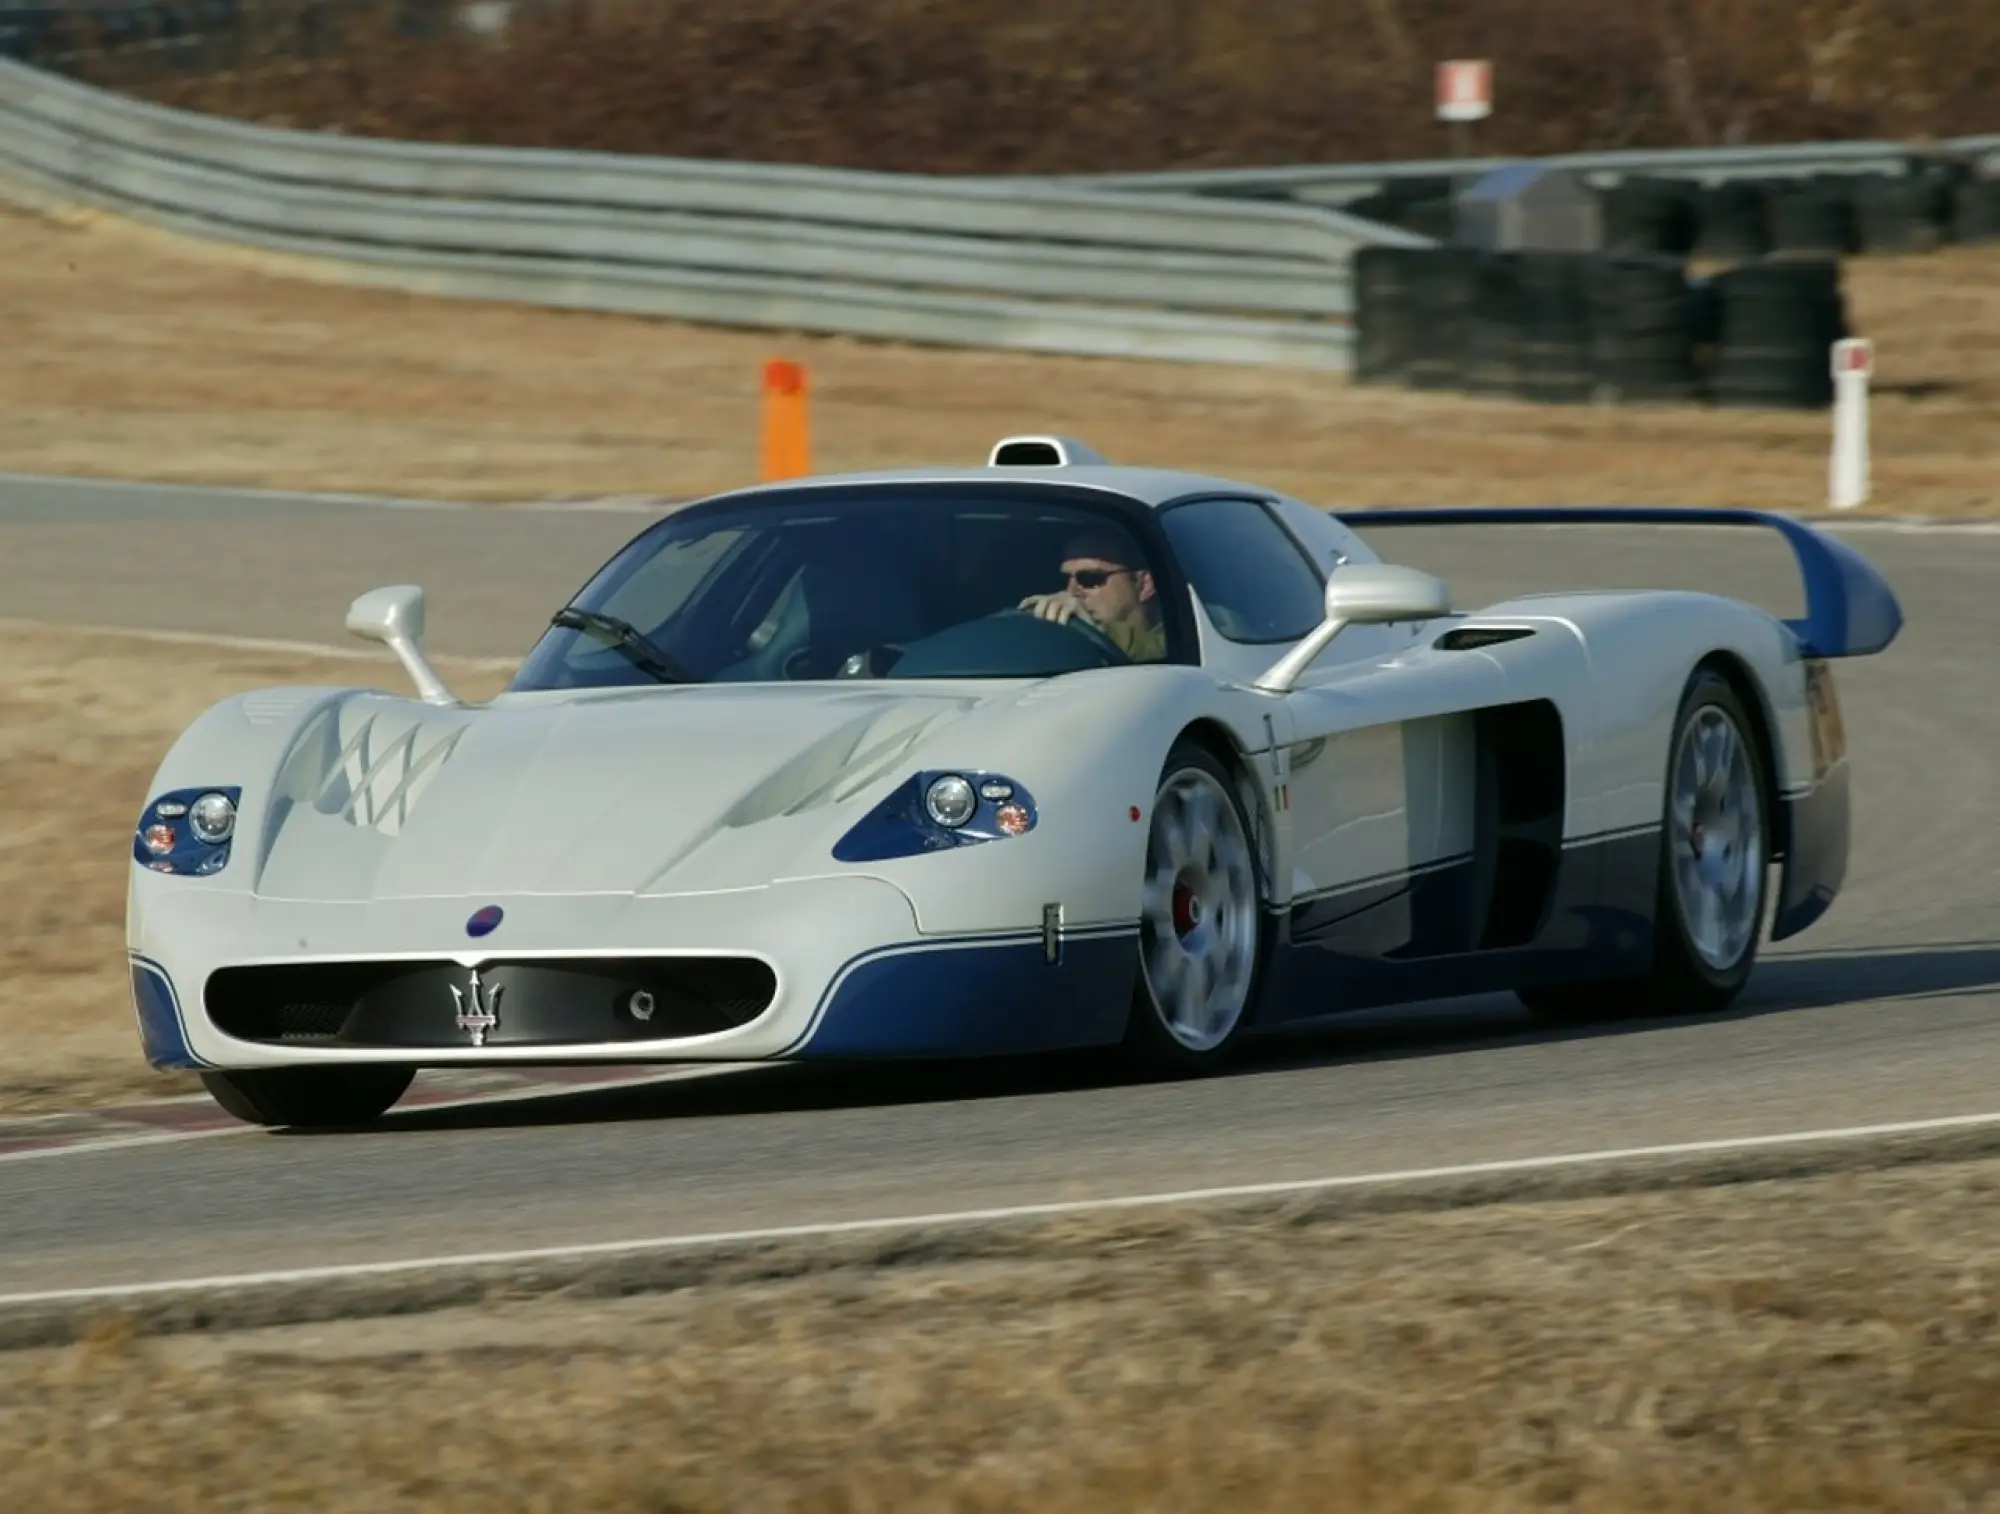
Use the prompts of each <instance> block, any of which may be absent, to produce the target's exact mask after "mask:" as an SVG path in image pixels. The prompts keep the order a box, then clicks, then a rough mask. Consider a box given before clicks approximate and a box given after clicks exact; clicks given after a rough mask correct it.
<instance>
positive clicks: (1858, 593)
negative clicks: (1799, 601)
mask: <svg viewBox="0 0 2000 1514" xmlns="http://www.w3.org/2000/svg"><path fill="white" fill-rule="evenodd" d="M1336 517H1337V518H1338V519H1339V521H1340V523H1341V524H1342V525H1345V526H1352V527H1354V528H1355V529H1356V530H1361V531H1365V530H1366V529H1368V528H1370V527H1374V526H1486V525H1493V526H1499V525H1513V526H1569V525H1585V526H1763V527H1765V528H1766V529H1768V530H1772V531H1776V532H1777V533H1778V534H1779V535H1780V536H1782V537H1784V539H1785V545H1787V546H1788V547H1790V548H1791V549H1792V556H1793V557H1795V558H1796V559H1798V565H1799V573H1800V575H1801V577H1802V578H1803V579H1804V580H1805V598H1806V613H1805V615H1804V616H1803V617H1802V618H1800V619H1798V620H1787V621H1786V622H1785V627H1786V629H1788V630H1789V631H1791V633H1792V634H1793V635H1794V636H1795V637H1797V638H1798V643H1799V648H1800V650H1801V651H1802V652H1803V653H1804V654H1805V655H1806V656H1807V657H1867V656H1871V655H1873V654H1874V653H1876V652H1880V651H1882V650H1883V649H1884V648H1885V647H1887V646H1888V645H1889V643H1890V642H1892V641H1894V640H1895V639H1896V633H1897V632H1898V631H1900V630H1902V628H1903V610H1902V606H1901V605H1899V604H1898V603H1897V602H1896V595H1895V591H1894V590H1892V589H1891V588H1890V587H1889V581H1888V580H1887V579H1886V578H1884V577H1883V576H1882V575H1881V573H1880V572H1878V571H1877V570H1876V568H1875V565H1874V564H1873V563H1871V562H1869V561H1868V559H1867V558H1865V557H1863V556H1862V555H1861V554H1860V553H1859V552H1857V551H1855V550H1854V549H1853V548H1852V547H1850V546H1848V545H1847V543H1846V542H1844V541H1840V540H1839V539H1837V538H1835V537H1833V536H1829V535H1828V534H1826V533H1825V532H1823V531H1815V530H1814V529H1813V528H1812V527H1811V526H1809V525H1807V524H1806V523H1805V522H1803V521H1800V520H1795V519H1793V518H1792V517H1791V516H1789V515H1778V514H1775V513H1773V512H1771V511H1768V510H1724V509H1713V508H1706V507H1704V508H1694V509H1679V508H1676V507H1673V506H1666V505H1492V506H1486V505H1423V506H1413V507H1412V508H1410V509H1407V510H1400V509H1392V510H1357V511H1353V512H1348V511H1337V512H1336Z"/></svg>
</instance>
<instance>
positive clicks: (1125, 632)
mask: <svg viewBox="0 0 2000 1514" xmlns="http://www.w3.org/2000/svg"><path fill="white" fill-rule="evenodd" d="M1098 629H1099V630H1100V631H1102V632H1103V633H1104V634H1105V635H1106V636H1108V637H1110V638H1111V640H1112V641H1113V642H1115V643H1116V644H1117V646H1118V650H1119V651H1121V652H1123V653H1124V654H1125V655H1126V656H1127V657H1129V658H1131V659H1132V660H1133V661H1134V662H1165V661H1166V658H1167V631H1166V627H1165V626H1149V625H1145V624H1143V623H1135V622H1133V621H1129V620H1114V621H1112V622H1111V623H1110V624H1109V625H1103V626H1099V627H1098Z"/></svg>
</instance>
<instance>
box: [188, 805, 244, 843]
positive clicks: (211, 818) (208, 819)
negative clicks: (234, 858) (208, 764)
mask: <svg viewBox="0 0 2000 1514" xmlns="http://www.w3.org/2000/svg"><path fill="white" fill-rule="evenodd" d="M188 828H189V829H190V830H192V831H193V832H194V834H195V839H196V840H197V841H205V842H207V843H208V844H209V845H210V846H220V845H221V844H222V843H223V842H225V841H227V840H228V839H229V836H230V833H231V832H232V831H234V830H235V829H236V806H235V804H233V803H232V802H231V801H230V798H229V796H228V795H227V794H203V795H202V796H201V797H200V798H199V799H197V800H195V802H194V803H193V804H192V805H190V806H189V807H188Z"/></svg>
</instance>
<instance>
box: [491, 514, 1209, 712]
mask: <svg viewBox="0 0 2000 1514" xmlns="http://www.w3.org/2000/svg"><path fill="white" fill-rule="evenodd" d="M1135 508H1136V507H1131V506H1127V507H1126V510H1127V511H1128V512H1129V511H1132V510H1134V509H1135ZM1133 522H1134V515H1133V514H1131V513H1124V512H1120V511H1118V510H1116V509H1114V508H1110V507H1107V506H1095V507H1094V506H1092V505H1090V504H1088V503H1071V502H1068V501H1067V500H1066V499H1065V498H1063V497H1062V496H1060V495H1053V496H1044V497H1037V496H1036V495H1035V494H1034V493H1033V492H1032V491H1028V490H1007V491H1000V490H993V489H979V490H959V491H953V490H950V489H948V488H942V487H930V488H910V487H908V486H904V487H899V488H894V489H873V490H869V489H864V488H859V487H855V488H824V489H813V490H809V491H802V492H800V493H796V494H774V495H765V496H754V497H750V498H745V499H742V500H732V501H728V502H723V503H718V504H715V505H704V506H699V507H695V508H693V509H690V510H688V511H685V512H683V513H681V514H677V515H672V516H669V517H668V518H667V519H665V520H663V521H661V522H660V523H659V524H658V525H656V526H653V527H652V528H650V529H649V530H647V531H645V532H644V533H642V534H641V535H640V536H639V537H638V538H637V539H636V540H634V541H633V542H632V543H631V544H630V545H629V546H627V547H626V548H625V549H624V550H623V551H621V552H620V553H619V554H618V555H617V556H616V557H614V558H613V559H612V560H611V561H610V562H609V563H607V564H606V565H605V567H604V568H603V569H602V570H601V571H600V572H599V573H598V574H597V576H596V577H595V578H593V579H592V580H591V581H590V583H589V584H587V585H586V586H585V587H584V589H583V590H582V592H581V593H579V594H578V595H577V596H576V598H575V600H573V601H572V602H571V604H570V605H568V606H566V607H565V608H564V609H563V610H561V611H559V612H558V613H557V614H556V616H555V618H554V621H553V622H552V624H551V626H550V628H549V630H548V632H547V633H546V634H545V635H544V636H543V638H542V640H541V641H540V642H539V643H538V644H537V645H536V647H535V649H534V650H533V651H532V652H531V653H530V654H529V656H528V659H527V661H526V662H525V663H524V664H523V665H522V667H521V671H520V673H519V674H518V675H517V677H516V678H515V680H514V682H513V684H512V685H511V687H512V688H513V689H514V690H516V691H523V690H531V689H574V688H598V687H619V686H643V685H649V684H668V683H736V682H761V681H810V680H821V679H840V678H850V679H851V678H1040V677H1048V676H1050V675H1053V674H1057V673H1068V672H1076V671H1080V670H1082V669H1085V668H1101V667H1115V666H1120V665H1124V664H1128V663H1135V662H1159V661H1165V660H1168V659H1169V657H1170V655H1171V653H1172V651H1173V649H1174V648H1175V647H1177V646H1178V642H1179V637H1178V634H1177V632H1176V631H1175V629H1174V627H1173V626H1171V625H1170V624H1167V623H1166V622H1168V621H1170V620H1171V619H1172V617H1166V616H1163V615H1162V613H1161V611H1162V605H1163V603H1164V599H1163V596H1162V594H1161V582H1160V577H1159V574H1158V571H1157V570H1158V567H1159V565H1158V564H1157V563H1155V562H1154V561H1153V560H1152V558H1151V556H1150V555H1149V554H1148V553H1147V552H1146V551H1145V549H1144V548H1143V547H1142V546H1141V544H1140V541H1139V539H1138V537H1139V535H1140V532H1139V531H1138V530H1136V529H1133V528H1132V523H1133ZM1024 602H1025V607H1024ZM1176 660H1178V659H1176Z"/></svg>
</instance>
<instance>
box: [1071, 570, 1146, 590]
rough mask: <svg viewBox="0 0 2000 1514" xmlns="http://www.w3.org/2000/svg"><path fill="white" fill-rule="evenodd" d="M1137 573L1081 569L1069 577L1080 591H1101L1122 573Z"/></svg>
mask: <svg viewBox="0 0 2000 1514" xmlns="http://www.w3.org/2000/svg"><path fill="white" fill-rule="evenodd" d="M1136 571H1137V570H1136V569H1133V568H1081V569H1079V570H1078V571H1076V572H1074V573H1072V574H1070V575H1069V581H1070V582H1071V583H1073V584H1075V585H1076V586H1077V587H1078V588H1079V589H1101V588H1103V587H1104V586H1105V585H1106V584H1108V583H1110V582H1111V580H1112V579H1114V578H1116V577H1117V576H1118V575H1119V574H1120V573H1132V572H1136Z"/></svg>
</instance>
